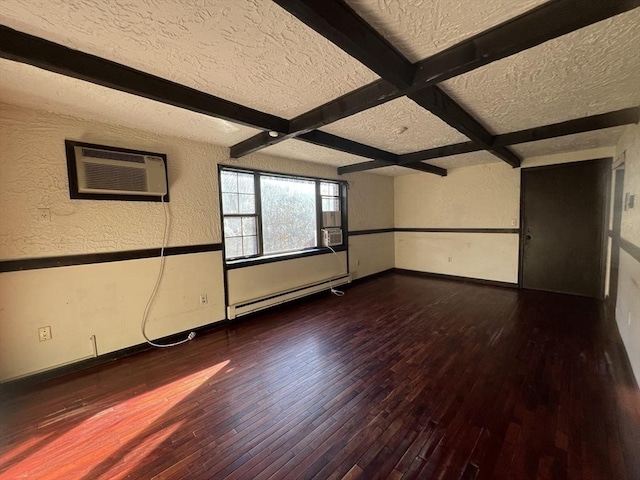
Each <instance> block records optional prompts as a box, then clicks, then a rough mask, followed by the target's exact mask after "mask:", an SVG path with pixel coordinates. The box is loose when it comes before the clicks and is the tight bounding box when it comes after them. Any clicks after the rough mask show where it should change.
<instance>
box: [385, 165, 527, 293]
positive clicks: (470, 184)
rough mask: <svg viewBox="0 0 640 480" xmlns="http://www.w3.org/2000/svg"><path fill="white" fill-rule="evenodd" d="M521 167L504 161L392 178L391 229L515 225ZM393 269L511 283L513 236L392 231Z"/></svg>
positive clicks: (515, 246)
mask: <svg viewBox="0 0 640 480" xmlns="http://www.w3.org/2000/svg"><path fill="white" fill-rule="evenodd" d="M519 216H520V171H519V170H517V169H513V168H511V167H509V166H508V165H506V164H503V163H494V164H490V165H480V166H474V167H466V168H457V169H452V170H449V174H448V175H447V176H446V177H438V176H435V175H425V174H414V175H405V176H402V177H396V179H395V226H396V228H517V226H518V224H519ZM395 260H396V267H398V268H403V269H408V270H416V271H422V272H431V273H441V274H447V275H456V276H462V277H470V278H479V279H484V280H496V281H501V282H510V283H516V282H517V281H518V235H517V234H505V233H499V234H498V233H426V232H425V233H418V232H396V233H395Z"/></svg>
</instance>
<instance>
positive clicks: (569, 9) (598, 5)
mask: <svg viewBox="0 0 640 480" xmlns="http://www.w3.org/2000/svg"><path fill="white" fill-rule="evenodd" d="M639 6H640V0H602V1H597V2H596V1H593V0H555V1H553V2H546V3H544V4H542V5H540V6H539V7H537V8H534V9H532V10H530V11H528V12H525V13H523V14H522V15H520V16H518V17H516V18H514V19H511V20H509V21H507V22H505V23H502V24H500V25H497V26H496V27H493V28H491V29H489V30H487V31H485V32H483V33H480V34H478V35H476V36H475V37H473V38H471V39H467V40H464V41H462V42H460V43H459V44H457V45H454V46H453V47H451V48H448V49H446V50H444V51H442V52H439V53H437V54H435V55H433V56H431V57H429V58H427V59H424V60H422V61H420V62H418V63H416V64H415V65H414V67H415V68H416V75H415V77H414V80H413V83H412V84H411V86H409V87H408V88H398V87H396V86H394V85H393V84H391V83H390V82H387V81H386V80H377V81H375V82H373V83H370V84H369V85H365V86H364V87H361V88H359V89H358V90H355V91H353V92H350V93H348V94H346V95H343V96H341V97H340V98H337V99H335V100H331V101H329V102H327V103H325V104H324V105H321V106H319V107H317V108H314V109H313V110H310V111H309V112H307V113H304V114H302V115H299V116H298V117H296V118H294V119H292V120H291V122H290V129H289V134H290V135H289V136H287V137H284V136H283V137H281V139H284V138H291V136H295V135H297V134H298V133H304V132H308V131H311V130H314V129H316V128H320V127H322V126H324V125H328V124H329V123H333V122H335V121H337V120H340V119H342V118H346V117H349V116H351V115H355V114H356V113H359V112H362V111H363V110H367V109H369V108H373V107H376V106H378V105H382V104H383V103H386V102H388V101H391V100H394V99H396V98H399V97H402V96H404V95H409V94H411V93H413V92H415V91H418V90H420V89H422V88H424V87H425V86H428V85H435V84H437V83H439V82H441V81H444V80H446V79H449V78H452V77H454V76H456V75H460V74H462V73H466V72H469V71H471V70H473V69H475V68H478V67H481V66H484V65H487V64H489V63H491V62H494V61H496V60H500V59H502V58H506V57H508V56H511V55H514V54H516V53H519V52H522V51H524V50H527V49H529V48H532V47H535V46H537V45H540V44H542V43H545V42H547V41H549V40H553V39H554V38H557V37H560V36H562V35H565V34H567V33H570V32H573V31H575V30H579V29H581V28H584V27H586V26H589V25H592V24H594V23H597V22H599V21H601V20H604V19H606V18H610V17H613V16H615V15H618V14H620V13H624V12H627V11H629V10H633V9H634V8H637V7H639ZM281 139H277V140H276V142H277V141H281ZM252 151H255V150H252ZM238 155H239V156H242V153H241V152H238Z"/></svg>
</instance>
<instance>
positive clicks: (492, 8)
mask: <svg viewBox="0 0 640 480" xmlns="http://www.w3.org/2000/svg"><path fill="white" fill-rule="evenodd" d="M545 2H546V0H518V1H514V0H481V1H477V0H476V1H457V2H456V1H451V0H430V1H427V0H347V3H348V4H349V5H350V6H351V8H353V9H354V10H355V11H356V12H357V13H358V15H360V16H361V17H362V18H364V19H365V20H366V21H367V23H369V25H372V26H373V27H374V28H375V29H376V30H377V31H378V32H380V33H381V34H382V35H384V37H385V38H386V39H387V40H388V41H389V42H391V44H392V45H393V46H395V47H396V48H397V49H398V50H399V51H400V52H401V53H402V54H403V55H404V56H405V57H407V58H408V59H409V60H411V61H412V62H417V61H419V60H422V59H424V58H426V57H429V56H431V55H433V54H434V53H436V52H439V51H441V50H444V49H445V48H448V47H451V46H453V45H455V44H456V43H458V42H461V41H463V40H466V39H468V38H470V37H472V36H474V35H476V34H478V33H481V32H483V31H485V30H488V29H489V28H491V27H495V26H496V25H499V24H500V23H503V22H505V21H507V20H509V19H510V18H513V17H515V16H517V15H520V14H522V13H524V12H526V11H528V10H531V9H532V8H533V7H536V6H538V5H541V4H543V3H545Z"/></svg>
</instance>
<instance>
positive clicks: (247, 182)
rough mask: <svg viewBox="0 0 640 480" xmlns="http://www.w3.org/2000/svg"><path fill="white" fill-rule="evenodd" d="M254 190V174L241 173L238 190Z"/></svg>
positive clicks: (243, 191) (252, 191) (250, 191)
mask: <svg viewBox="0 0 640 480" xmlns="http://www.w3.org/2000/svg"><path fill="white" fill-rule="evenodd" d="M254 190H255V183H254V182H253V174H252V173H239V174H238V192H239V193H251V194H253V193H254Z"/></svg>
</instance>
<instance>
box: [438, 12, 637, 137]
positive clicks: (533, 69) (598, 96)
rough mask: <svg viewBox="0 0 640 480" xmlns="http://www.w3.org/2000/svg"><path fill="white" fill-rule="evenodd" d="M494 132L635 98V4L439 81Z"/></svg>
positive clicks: (611, 106)
mask: <svg viewBox="0 0 640 480" xmlns="http://www.w3.org/2000/svg"><path fill="white" fill-rule="evenodd" d="M443 89H444V90H446V91H447V92H448V93H449V94H450V95H451V96H452V97H453V98H454V99H455V100H456V101H458V102H459V103H461V104H462V105H463V106H464V107H465V108H466V109H467V110H468V111H470V112H471V113H474V114H475V115H477V116H479V117H480V118H481V119H482V121H483V122H484V123H485V125H487V126H488V127H489V128H490V129H491V130H493V132H494V133H506V132H512V131H514V130H522V129H526V128H532V127H537V126H541V125H547V124H551V123H556V122H561V121H564V120H567V119H572V118H581V117H586V116H589V115H595V114H599V113H605V112H609V111H613V110H618V109H621V108H626V107H632V106H637V105H639V104H640V9H636V10H632V11H630V12H628V13H625V14H623V15H618V16H617V17H613V18H611V19H609V20H605V21H602V22H599V23H596V24H595V25H591V26H589V27H586V28H583V29H581V30H578V31H576V32H573V33H571V34H568V35H565V36H562V37H560V38H557V39H555V40H551V41H549V42H547V43H544V44H542V45H540V46H538V47H534V48H532V49H530V50H527V51H525V52H522V53H519V54H518V55H514V56H511V57H509V58H506V59H503V60H500V61H497V62H494V63H492V64H489V65H487V66H485V67H482V68H479V69H477V70H474V71H472V72H470V73H467V74H465V75H461V76H459V77H456V78H453V79H451V80H448V81H446V82H444V84H443Z"/></svg>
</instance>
